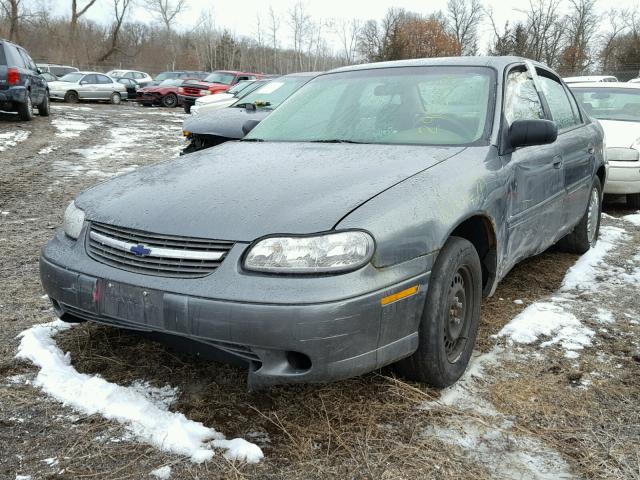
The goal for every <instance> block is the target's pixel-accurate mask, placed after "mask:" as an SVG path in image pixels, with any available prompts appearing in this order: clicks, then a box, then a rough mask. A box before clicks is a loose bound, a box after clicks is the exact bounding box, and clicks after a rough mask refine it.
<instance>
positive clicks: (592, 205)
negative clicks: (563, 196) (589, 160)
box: [558, 177, 602, 255]
mask: <svg viewBox="0 0 640 480" xmlns="http://www.w3.org/2000/svg"><path fill="white" fill-rule="evenodd" d="M601 212H602V186H601V185H600V179H599V178H597V177H596V178H595V180H594V181H593V185H592V186H591V191H590V192H589V199H588V200H587V208H586V211H585V212H584V215H583V216H582V218H581V219H580V222H578V224H577V225H576V226H575V228H574V229H573V231H572V232H571V233H570V234H569V235H567V236H566V237H564V238H563V239H562V240H560V242H558V246H559V247H560V248H562V249H563V250H566V251H568V252H570V253H577V254H579V255H582V254H583V253H585V252H587V251H588V250H589V249H590V248H591V247H593V246H594V245H595V244H596V243H597V242H598V234H599V233H600V213H601Z"/></svg>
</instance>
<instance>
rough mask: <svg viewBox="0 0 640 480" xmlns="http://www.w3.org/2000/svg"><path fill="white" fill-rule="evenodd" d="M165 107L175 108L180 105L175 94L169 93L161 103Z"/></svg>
mask: <svg viewBox="0 0 640 480" xmlns="http://www.w3.org/2000/svg"><path fill="white" fill-rule="evenodd" d="M160 103H162V106H163V107H167V108H175V107H176V106H177V105H178V97H177V96H176V94H175V93H168V94H166V95H165V96H164V97H162V100H161V101H160Z"/></svg>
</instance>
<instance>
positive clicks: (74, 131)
mask: <svg viewBox="0 0 640 480" xmlns="http://www.w3.org/2000/svg"><path fill="white" fill-rule="evenodd" d="M51 123H52V125H53V126H54V127H56V129H57V130H58V132H57V133H56V136H57V137H63V138H73V137H79V136H80V132H83V131H85V130H87V129H88V128H89V127H90V126H91V125H89V124H88V123H86V122H81V121H78V120H69V119H68V118H54V119H53V120H52V121H51Z"/></svg>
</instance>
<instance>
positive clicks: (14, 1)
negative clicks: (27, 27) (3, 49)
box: [0, 0, 22, 41]
mask: <svg viewBox="0 0 640 480" xmlns="http://www.w3.org/2000/svg"><path fill="white" fill-rule="evenodd" d="M21 4H22V0H0V7H1V8H2V10H3V11H4V12H5V15H6V16H7V19H8V20H9V40H13V41H17V40H18V23H19V21H20V19H21V18H22V14H21V13H20V6H21Z"/></svg>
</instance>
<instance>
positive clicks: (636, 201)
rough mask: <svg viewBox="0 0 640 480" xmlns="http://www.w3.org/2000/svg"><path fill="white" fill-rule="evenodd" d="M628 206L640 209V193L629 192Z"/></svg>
mask: <svg viewBox="0 0 640 480" xmlns="http://www.w3.org/2000/svg"><path fill="white" fill-rule="evenodd" d="M627 207H629V208H633V209H634V210H640V193H629V194H627Z"/></svg>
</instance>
